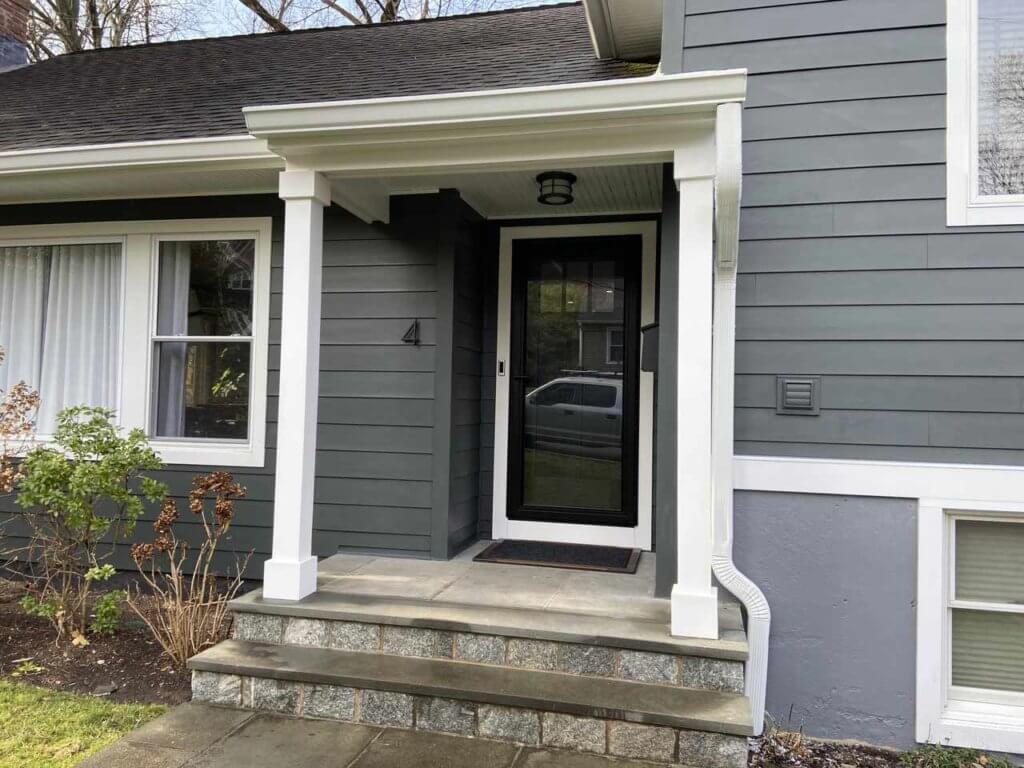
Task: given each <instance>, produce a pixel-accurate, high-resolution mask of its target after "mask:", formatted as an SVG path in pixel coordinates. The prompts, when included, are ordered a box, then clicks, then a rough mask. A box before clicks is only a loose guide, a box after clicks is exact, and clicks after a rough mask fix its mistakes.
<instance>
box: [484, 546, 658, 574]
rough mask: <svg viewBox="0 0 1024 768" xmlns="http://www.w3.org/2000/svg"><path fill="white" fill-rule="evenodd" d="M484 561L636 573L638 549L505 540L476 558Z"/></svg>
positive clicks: (488, 548) (638, 557)
mask: <svg viewBox="0 0 1024 768" xmlns="http://www.w3.org/2000/svg"><path fill="white" fill-rule="evenodd" d="M473 559H474V560H477V561H479V562H481V563H509V564H511V565H545V566H548V567H550V568H573V569H575V570H578V571H607V572H609V573H636V566H637V563H639V562H640V550H639V549H624V548H622V547H599V546H595V545H593V544H560V543H552V542H547V541H514V540H509V539H503V540H502V541H496V542H494V543H493V544H491V545H490V546H488V547H487V548H486V549H485V550H484V551H483V552H481V553H480V554H479V555H477V556H476V557H474V558H473Z"/></svg>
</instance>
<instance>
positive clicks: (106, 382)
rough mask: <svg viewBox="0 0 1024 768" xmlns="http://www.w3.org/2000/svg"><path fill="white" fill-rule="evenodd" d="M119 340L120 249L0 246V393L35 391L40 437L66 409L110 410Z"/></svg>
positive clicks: (114, 397)
mask: <svg viewBox="0 0 1024 768" xmlns="http://www.w3.org/2000/svg"><path fill="white" fill-rule="evenodd" d="M120 342H121V246H120V244H118V243H87V244H85V243H83V244H71V245H58V246H31V247H5V248H0V346H3V347H4V349H5V351H6V354H7V358H6V361H5V362H4V363H3V364H0V388H3V389H8V388H9V387H10V386H11V385H13V384H16V383H18V382H19V381H24V382H26V383H27V384H29V385H30V386H32V387H33V388H35V389H38V390H39V397H40V407H39V413H38V416H37V419H36V427H37V430H38V432H39V433H40V434H43V435H46V434H52V433H53V431H54V429H55V428H56V425H57V414H58V413H59V412H60V411H61V410H62V409H64V408H66V407H69V406H74V405H91V406H99V407H103V408H110V409H116V407H117V401H118V398H117V394H118V360H119V350H120Z"/></svg>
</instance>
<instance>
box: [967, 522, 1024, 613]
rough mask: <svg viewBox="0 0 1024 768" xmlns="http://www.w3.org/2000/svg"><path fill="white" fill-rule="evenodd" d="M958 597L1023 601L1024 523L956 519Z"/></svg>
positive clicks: (1003, 601) (1020, 602) (1002, 601)
mask: <svg viewBox="0 0 1024 768" xmlns="http://www.w3.org/2000/svg"><path fill="white" fill-rule="evenodd" d="M956 597H957V599H958V600H977V601H982V602H989V603H1015V604H1018V605H1021V604H1024V523H995V522H985V521H981V520H957V521H956Z"/></svg>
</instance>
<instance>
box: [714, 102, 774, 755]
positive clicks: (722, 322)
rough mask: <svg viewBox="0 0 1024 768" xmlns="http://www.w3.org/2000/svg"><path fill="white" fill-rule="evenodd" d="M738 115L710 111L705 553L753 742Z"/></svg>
mask: <svg viewBox="0 0 1024 768" xmlns="http://www.w3.org/2000/svg"><path fill="white" fill-rule="evenodd" d="M741 116H742V108H741V106H740V105H739V104H723V105H722V106H720V107H719V108H718V115H717V120H716V130H715V145H716V149H715V153H716V162H717V171H716V176H715V223H716V228H717V231H716V238H715V239H716V245H717V253H716V268H715V288H714V331H713V334H714V335H713V341H712V344H713V350H714V351H713V366H714V367H713V372H712V418H711V423H712V430H713V431H712V437H711V440H712V446H711V453H712V457H711V459H712V467H714V472H713V479H714V487H713V488H712V510H713V511H712V516H713V517H712V547H711V569H712V572H713V573H714V574H715V578H716V579H718V582H719V584H721V585H722V587H724V588H725V589H726V590H727V591H729V592H730V593H731V594H733V595H735V596H736V598H737V599H738V600H739V601H740V602H741V603H742V604H743V607H744V608H745V609H746V613H747V643H748V645H749V648H750V651H749V656H748V657H747V663H746V670H745V672H746V674H745V675H744V680H745V693H746V695H747V698H749V699H750V706H751V715H752V719H753V725H754V735H755V736H759V735H760V734H761V733H762V732H763V730H764V706H765V693H766V689H767V684H768V639H769V630H770V627H771V610H770V609H769V607H768V601H767V600H766V599H765V596H764V593H763V592H761V590H760V589H759V588H758V586H757V585H756V584H755V583H754V582H752V581H751V580H750V579H748V578H747V577H746V576H744V575H743V574H742V573H740V571H739V569H738V568H737V567H736V564H735V563H734V562H733V559H732V542H733V492H734V485H733V420H734V407H735V406H734V402H733V400H734V389H735V372H736V266H737V255H738V251H739V212H740V210H739V209H740V198H741V186H742V164H741V159H740V158H741V152H742V122H741V121H742V117H741Z"/></svg>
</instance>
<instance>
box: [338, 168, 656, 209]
mask: <svg viewBox="0 0 1024 768" xmlns="http://www.w3.org/2000/svg"><path fill="white" fill-rule="evenodd" d="M548 170H559V171H568V172H570V173H572V174H574V175H575V176H576V179H577V180H576V184H575V185H574V187H573V195H574V198H575V199H574V200H573V202H572V203H571V204H569V205H565V206H560V207H552V206H549V205H542V204H541V203H539V202H537V193H538V189H537V181H536V176H537V174H538V173H539V172H541V171H548ZM661 179H662V172H661V165H660V164H657V163H646V164H633V165H606V166H582V167H581V166H576V165H568V166H563V165H561V164H559V163H554V164H552V165H548V166H539V167H537V168H532V169H515V170H502V171H492V172H475V173H451V172H448V173H428V174H422V175H415V176H385V177H373V178H341V179H332V196H333V199H334V201H335V202H337V203H339V204H340V205H342V206H344V207H345V208H348V209H350V210H354V211H358V212H359V214H360V215H361V216H363V218H366V219H369V220H379V221H387V217H388V207H389V199H390V196H391V195H401V194H422V193H430V192H435V191H437V190H440V189H457V190H458V191H459V193H460V194H461V196H462V198H463V200H465V201H466V202H467V203H469V204H470V205H471V206H472V207H473V208H474V209H475V210H476V211H477V213H479V214H480V215H482V216H484V217H486V218H491V219H502V218H530V217H540V216H552V215H557V216H587V215H596V214H623V213H651V212H656V211H660V210H661Z"/></svg>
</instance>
